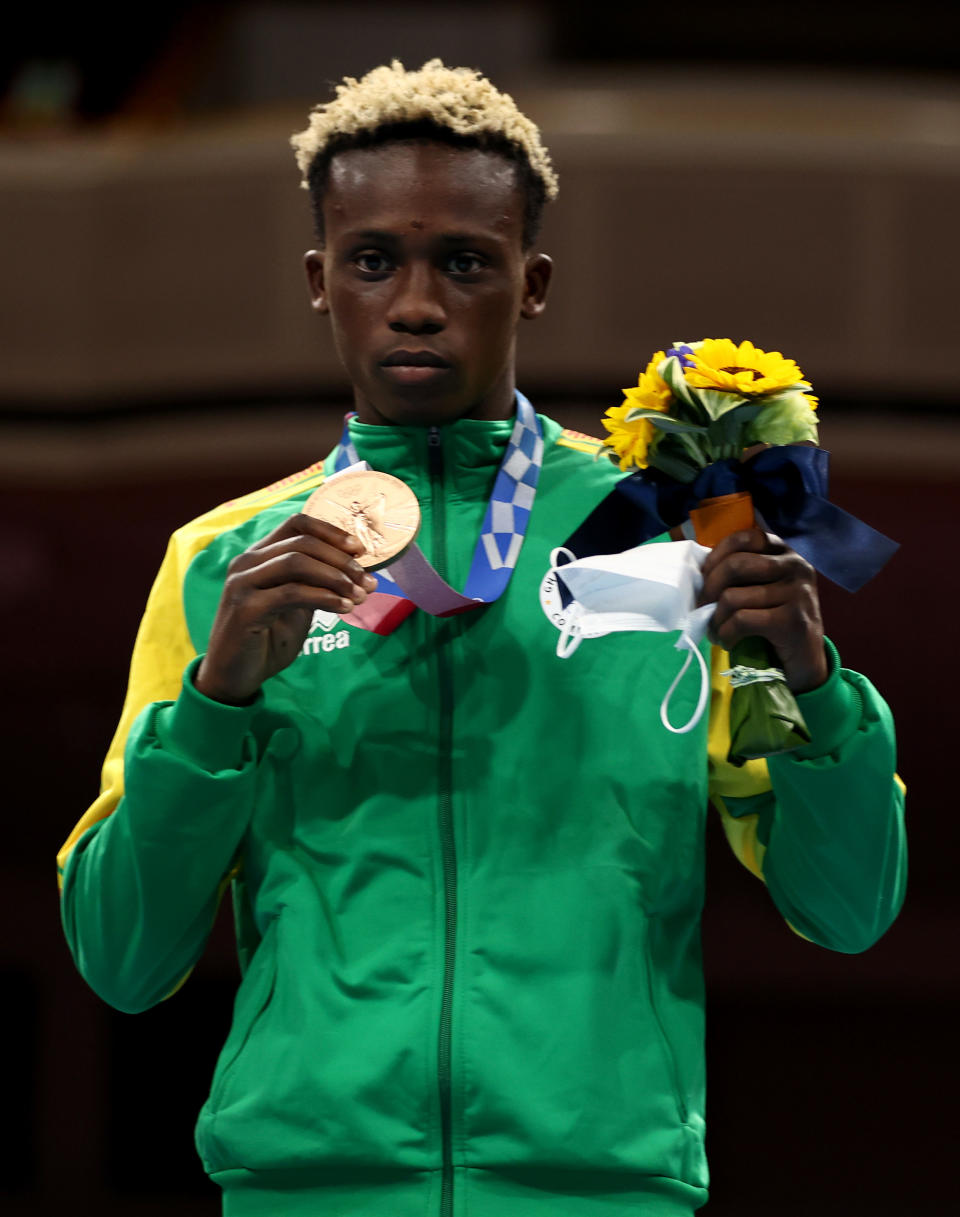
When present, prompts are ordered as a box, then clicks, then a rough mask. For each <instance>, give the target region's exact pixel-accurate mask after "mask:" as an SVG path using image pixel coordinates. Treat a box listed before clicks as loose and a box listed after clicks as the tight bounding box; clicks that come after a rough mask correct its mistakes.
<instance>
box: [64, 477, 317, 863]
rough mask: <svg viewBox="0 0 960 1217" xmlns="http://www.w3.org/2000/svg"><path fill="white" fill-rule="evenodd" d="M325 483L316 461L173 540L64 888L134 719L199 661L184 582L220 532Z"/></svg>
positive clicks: (110, 790)
mask: <svg viewBox="0 0 960 1217" xmlns="http://www.w3.org/2000/svg"><path fill="white" fill-rule="evenodd" d="M322 481H323V466H322V462H317V463H316V464H314V465H311V466H309V468H307V469H304V470H302V471H301V472H300V473H295V474H292V475H291V476H290V477H288V478H283V479H282V480H281V481H279V482H274V483H273V484H272V485H271V486H267V487H266V488H265V489H263V490H255V491H253V493H252V494H248V495H245V496H244V497H243V498H239V499H234V500H233V501H231V502H229V503H223V504H221V505H220V506H219V507H215V508H214V509H213V510H212V511H208V512H207V513H206V514H205V515H202V516H200V517H199V518H198V519H196V520H193V521H192V522H191V523H189V524H187V525H185V526H184V527H183V528H181V529H179V530H178V531H177V532H175V533H174V534H173V536H172V537H171V539H170V544H169V545H168V547H167V553H166V556H165V558H164V560H163V564H162V565H161V567H160V571H159V573H158V575H157V578H156V581H155V583H154V585H153V588H152V590H151V592H150V596H149V599H148V600H147V607H146V611H145V612H144V615H143V620H142V621H141V623H140V629H139V632H138V633H137V640H136V643H135V644H134V648H133V657H132V659H131V662H130V679H129V682H128V685H127V695H126V699H125V700H124V703H123V711H122V713H121V715H120V722H119V724H118V726H117V730H116V732H115V733H114V737H113V741H112V742H111V744H110V748H109V750H108V752H107V756H106V759H105V761H104V763H103V770H102V774H101V780H100V795H99V797H98V798H97V799H96V800H95V801H94V802H93V804H92V805H91V806H90V807H89V809H88V810H87V812H86V813H85V815H84V816H83V817H82V818H81V819H80V821H79V822H78V823H77V825H76V827H75V828H74V830H73V832H71V834H70V836H69V837H67V839H66V841H65V842H64V844H63V847H62V848H61V850H60V852H59V853H58V854H57V875H58V881H59V882H60V883H61V886H62V877H63V870H64V867H65V866H66V864H67V859H68V858H69V856H70V854H71V852H72V850H73V847H74V846H75V845H76V843H77V841H78V840H79V839H80V838H81V837H82V836H83V834H84V833H85V832H86V831H87V829H88V828H90V827H92V826H93V825H94V824H96V823H98V822H99V821H100V820H104V819H106V818H107V816H109V815H111V814H112V813H113V811H114V810H115V809H116V807H117V804H118V803H119V802H120V799H121V798H122V797H123V790H124V780H123V754H124V749H125V747H126V743H127V736H128V735H129V734H130V728H131V727H132V726H133V723H134V720H135V719H136V718H137V716H138V715H139V714H140V712H141V710H143V708H144V707H145V706H148V705H150V703H151V702H156V701H175V700H176V698H177V697H178V696H179V693H180V686H181V682H182V680H183V671H184V669H185V668H186V666H187V664H189V663H190V661H191V660H192V659H194V658H195V657H196V650H195V648H194V646H193V642H192V641H191V639H190V635H189V632H188V630H187V622H186V618H185V616H184V611H183V593H182V588H183V580H184V577H185V575H186V573H187V568H188V567H189V565H190V563H191V562H192V561H193V559H194V558H195V557H196V555H197V554H198V553H199V552H200V551H201V550H202V549H205V548H206V547H207V546H208V545H209V544H210V543H211V542H212V541H213V540H215V539H216V538H217V537H218V536H219V535H220V534H221V533H223V532H227V531H229V530H230V529H232V528H236V527H238V526H239V525H241V524H244V523H246V521H247V520H249V519H250V518H251V517H252V516H254V515H256V514H257V513H258V512H260V511H262V510H264V509H265V508H267V507H271V506H274V505H275V504H277V503H281V502H283V500H284V499H287V498H291V497H292V496H293V495H295V494H299V493H300V492H301V491H305V490H310V489H312V488H313V487H314V486H319V485H320V483H321V482H322Z"/></svg>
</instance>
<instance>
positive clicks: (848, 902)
mask: <svg viewBox="0 0 960 1217" xmlns="http://www.w3.org/2000/svg"><path fill="white" fill-rule="evenodd" d="M827 651H828V657H829V659H830V668H831V671H830V676H829V678H828V679H827V681H826V683H825V684H824V685H822V686H821V687H820V688H819V689H815V690H813V691H812V692H810V693H804V694H800V695H799V696H798V698H797V701H798V702H799V704H800V708H801V710H802V711H803V714H804V717H805V719H806V721H807V726H808V728H809V729H810V734H811V742H810V743H809V744H808V745H806V746H805V747H803V748H799V749H797V750H796V751H795V752H791V753H785V754H784V755H782V756H773V757H769V758H768V766H769V771H770V781H771V783H772V787H773V790H772V794H770V795H767V796H762V795H761V796H757V797H756V798H754V799H750V800H742V801H741V800H735V799H731V800H728V807H729V810H730V811H731V814H733V815H734V816H736V815H738V814H744V813H756V812H759V813H760V814H759V818H758V825H757V836H758V839H759V840H760V842H761V844H762V845H763V846H765V850H764V853H763V878H764V880H765V882H766V884H767V887H768V889H769V891H770V895H771V896H772V898H773V900H774V902H775V904H776V905H777V908H778V909H779V910H780V912H781V913H782V914H783V916H784V917H785V918H786V919H787V921H789V922H790V924H791V925H792V926H793V927H794V929H796V930H798V931H799V932H800V933H801V934H803V935H804V936H805V937H807V938H810V939H811V940H812V941H814V942H816V943H819V944H821V945H822V946H826V947H830V948H832V949H833V950H836V951H844V952H848V953H855V952H858V951H863V950H866V948H867V947H869V946H871V945H872V944H873V943H874V942H876V941H877V939H878V938H879V937H880V936H881V935H882V934H883V933H884V932H885V931H886V930H887V929H888V928H889V927H890V925H891V924H892V923H893V920H894V918H895V917H896V915H897V913H898V912H899V910H900V906H901V904H902V903H903V897H904V891H905V885H906V837H905V832H904V821H903V808H904V786H903V783H902V782H901V781H900V779H899V777H897V775H896V772H895V770H896V741H895V736H894V728H893V719H892V716H891V714H890V710H889V708H888V706H887V704H886V703H885V702H884V700H883V699H882V698H881V697H880V695H879V694H878V693H877V691H876V689H875V688H874V687H873V685H872V684H871V683H870V682H869V681H868V680H867V679H866V678H865V677H863V676H861V675H859V674H858V673H856V672H851V671H849V670H847V669H845V668H841V667H840V664H839V657H838V656H837V653H836V650H835V649H834V648H833V645H832V644H831V643H829V642H828V643H827ZM740 802H742V803H743V804H747V803H749V804H750V806H749V807H748V806H746V805H744V806H741V807H736V806H731V805H732V804H733V805H735V804H737V803H740ZM761 802H762V803H763V804H764V806H763V807H760V806H759V803H761Z"/></svg>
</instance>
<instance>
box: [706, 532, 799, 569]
mask: <svg viewBox="0 0 960 1217" xmlns="http://www.w3.org/2000/svg"><path fill="white" fill-rule="evenodd" d="M786 548H787V547H786V545H784V543H783V541H781V540H780V538H779V537H778V536H776V535H774V533H772V532H764V531H763V529H762V528H742V529H740V530H739V531H738V532H732V533H730V535H729V536H726V537H724V538H723V540H722V541H718V542H717V544H716V545H714V547H713V549H711V550H710V552H709V553H708V554H707V556H706V558H705V559H704V562H703V567H702V573H703V575H704V577H706V576H707V575H708V574H709V573H710V571H712V570H713V568H714V567H715V566H717V565H718V564H719V563H721V562H723V561H724V560H725V559H726V558H728V557H729V556H730V555H731V554H734V553H737V552H738V551H740V550H743V551H744V552H747V553H756V554H776V553H783V551H784V550H785V549H786Z"/></svg>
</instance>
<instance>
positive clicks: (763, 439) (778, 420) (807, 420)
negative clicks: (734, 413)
mask: <svg viewBox="0 0 960 1217" xmlns="http://www.w3.org/2000/svg"><path fill="white" fill-rule="evenodd" d="M760 404H761V406H762V409H761V410H760V411H759V413H758V414H757V416H756V418H754V419H753V421H752V422H751V423H750V425H749V426H748V427H747V429H746V430H745V432H744V446H745V447H749V446H750V445H751V444H799V443H803V442H804V441H805V440H812V441H813V442H814V443H817V440H818V431H817V416H816V413H815V412H814V411H813V410H811V409H810V405H809V403H808V402H807V401H805V400H804V397H803V394H802V393H801V392H800V391H799V390H798V389H792V390H790V391H789V392H785V393H775V394H773V395H772V396H771V397H767V398H764V399H762V401H761V403H760Z"/></svg>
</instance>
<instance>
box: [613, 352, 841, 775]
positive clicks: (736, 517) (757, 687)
mask: <svg viewBox="0 0 960 1217" xmlns="http://www.w3.org/2000/svg"><path fill="white" fill-rule="evenodd" d="M624 396H625V399H626V400H625V401H624V403H623V404H622V405H621V406H617V407H614V408H613V409H611V410H608V411H607V414H606V417H605V418H604V419H603V425H604V427H605V428H606V429H607V431H608V432H609V435H608V436H607V438H606V439H605V440H604V443H605V444H606V445H607V446H608V447H609V448H611V449H612V450H613V453H615V454H616V457H617V458H618V460H619V464H620V468H621V469H622V470H623V471H624V472H627V471H629V470H630V469H655V470H657V471H659V474H661V475H663V477H660V478H658V479H657V480H658V482H659V484H660V487H661V488H663V487H664V483H666V484H667V488H666V493H663V494H661V495H660V500H659V501H658V510H659V511H660V514H661V515H663V516H667V515H668V514H669V510H668V509H664V507H663V506H662V500H665V499H669V497H670V492H669V483H681V484H682V485H683V486H684V487H690V484H691V483H694V482H697V483H698V485H699V486H702V487H703V489H705V490H709V488H710V485H711V474H712V473H713V472H714V471H716V472H717V473H718V474H722V473H725V472H727V471H729V468H730V466H731V465H734V464H737V463H742V462H744V461H749V460H750V458H751V457H754V456H756V455H757V454H758V453H760V452H762V451H763V450H764V449H765V448H766V447H768V446H770V445H778V446H779V445H793V444H813V445H815V444H816V443H817V414H816V409H817V404H818V403H817V398H816V397H815V396H814V395H813V393H812V391H811V386H810V384H809V383H808V382H807V381H806V380H805V378H804V376H803V373H802V372H801V371H800V369H799V368H798V367H797V365H796V364H795V363H794V362H793V360H792V359H785V358H784V356H783V355H781V354H780V352H779V351H772V352H768V351H761V350H759V349H758V348H757V347H755V346H754V345H753V343H752V342H741V343H740V344H739V345H737V344H736V343H734V342H731V341H730V339H728V338H707V339H704V340H702V341H700V342H678V343H676V344H675V345H674V346H672V347H671V348H670V349H669V350H667V351H658V352H657V353H656V354H655V355H654V356H653V358H652V359H651V360H650V362H649V363H648V364H647V367H646V369H645V371H643V372H641V374H640V377H639V382H638V384H637V386H636V388H631V389H625V390H624ZM721 466H722V467H721ZM705 470H706V471H708V474H707V477H706V478H704V471H705ZM714 480H717V479H714ZM719 484H721V485H722V484H723V478H722V477H721V478H720V479H719ZM695 498H696V501H697V504H698V505H697V506H695V507H694V506H689V508H688V510H689V517H690V520H691V522H692V524H693V529H694V533H695V536H696V539H697V540H698V541H699V542H700V543H701V544H704V545H710V546H712V545H715V544H717V542H718V541H720V540H721V539H722V538H723V537H724V536H726V535H728V534H729V533H731V532H734V531H736V530H738V529H741V528H750V527H752V526H753V524H754V521H755V517H754V510H753V500H752V498H751V495H750V492H749V491H745V490H734V491H733V492H732V493H724V494H720V495H713V494H709V493H708V494H707V495H706V496H705V497H702V498H701V497H699V496H695ZM678 501H682V500H678ZM725 675H727V676H729V677H730V679H731V683H732V684H733V686H734V689H733V696H732V699H731V709H730V739H731V744H730V754H729V759H730V760H731V761H732V762H733V763H734V764H743V762H744V761H745V760H748V759H750V758H753V757H759V756H773V755H774V754H776V753H779V752H787V751H790V750H791V749H793V748H797V747H799V746H800V745H801V744H804V743H807V742H809V739H810V735H809V732H808V731H807V727H806V724H805V723H804V721H803V715H802V714H801V712H800V708H799V706H798V705H797V702H796V699H795V698H794V696H793V694H792V693H791V691H790V689H789V688H788V686H787V683H786V677H785V676H784V673H783V671H782V669H781V668H780V667H779V666H778V660H777V657H776V655H775V653H774V652H773V650H772V648H771V647H770V646H769V644H768V643H767V642H766V641H765V640H763V639H761V638H748V639H745V640H744V641H742V642H740V643H738V644H737V646H735V647H734V649H733V651H732V653H731V668H730V669H729V671H728V672H727V673H725Z"/></svg>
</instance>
